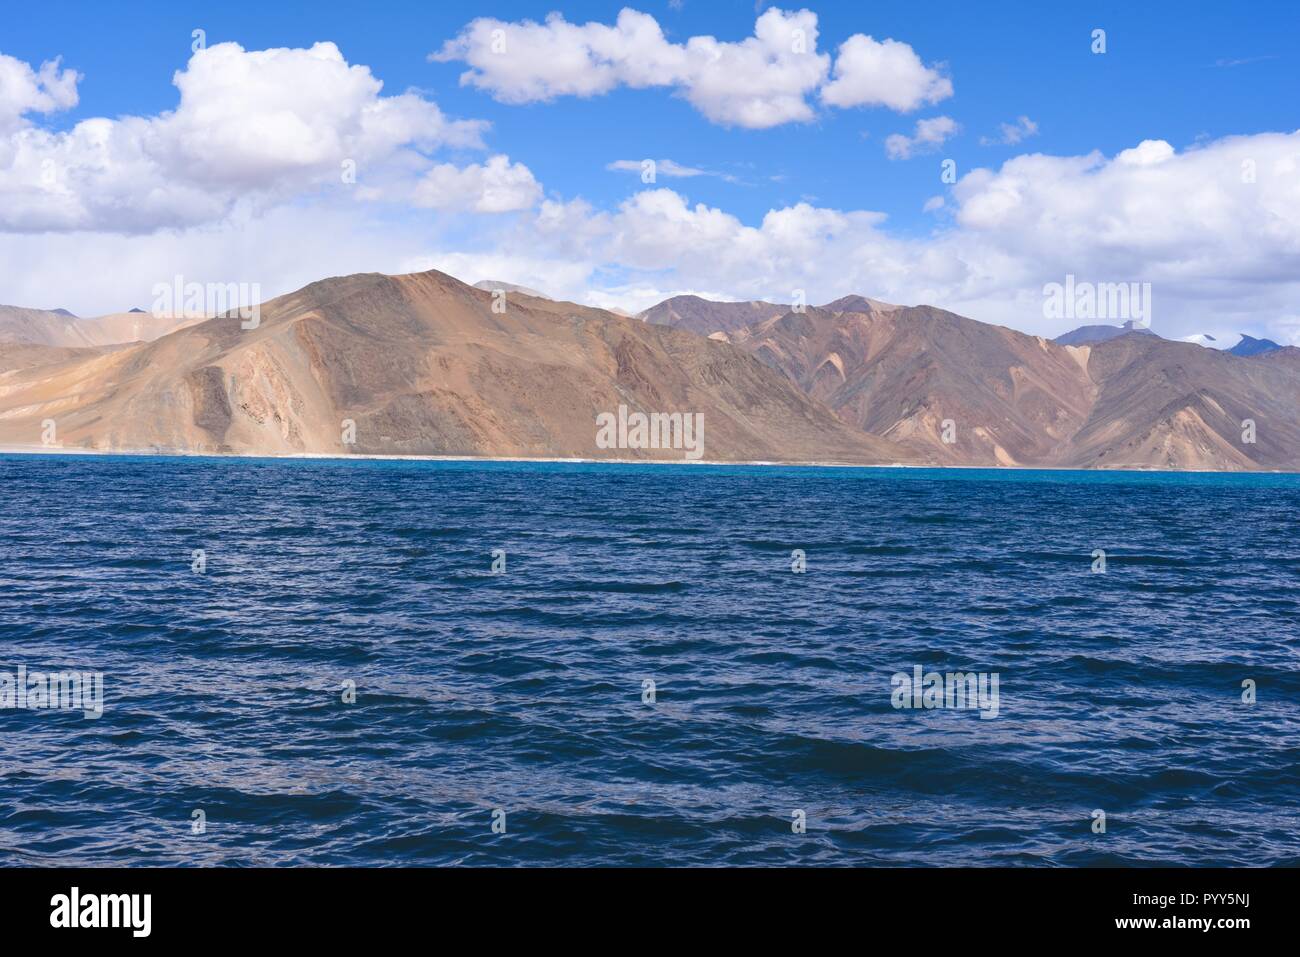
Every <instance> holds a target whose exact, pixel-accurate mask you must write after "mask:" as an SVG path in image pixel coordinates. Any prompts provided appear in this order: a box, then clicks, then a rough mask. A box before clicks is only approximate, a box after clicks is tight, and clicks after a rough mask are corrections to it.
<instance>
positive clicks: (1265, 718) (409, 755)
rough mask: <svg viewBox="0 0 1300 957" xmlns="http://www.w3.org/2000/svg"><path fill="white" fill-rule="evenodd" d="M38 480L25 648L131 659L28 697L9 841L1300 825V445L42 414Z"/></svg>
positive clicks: (454, 850) (487, 847)
mask: <svg viewBox="0 0 1300 957" xmlns="http://www.w3.org/2000/svg"><path fill="white" fill-rule="evenodd" d="M0 483H2V487H3V489H4V497H3V500H2V501H3V505H0V672H9V673H11V674H16V673H17V670H18V669H19V667H20V666H21V667H25V668H26V669H28V671H39V670H46V671H48V670H54V669H65V668H78V669H84V670H94V671H98V672H102V674H103V681H104V685H103V687H104V702H103V703H104V714H103V717H101V718H99V719H97V720H90V719H86V718H84V717H83V716H82V713H81V712H80V711H60V710H47V709H30V708H29V709H17V708H8V709H4V710H0V730H3V732H4V733H3V734H2V735H0V780H2V783H3V787H0V862H3V863H10V864H13V863H80V864H122V863H135V864H144V863H152V864H168V863H179V864H294V863H312V864H376V865H378V864H445V863H472V864H521V863H523V864H736V863H744V864H813V863H819V864H844V865H847V864H890V865H925V864H1000V863H1047V864H1058V865H1080V864H1114V863H1134V864H1155V863H1179V864H1246V865H1263V864H1281V863H1292V864H1294V863H1297V862H1300V837H1297V834H1298V833H1300V829H1298V828H1297V823H1300V815H1298V813H1297V812H1298V811H1300V677H1298V676H1297V663H1298V660H1297V636H1296V623H1297V621H1298V620H1300V616H1298V615H1297V611H1298V610H1300V609H1298V604H1297V603H1298V601H1300V584H1298V577H1297V573H1300V547H1298V546H1297V544H1296V528H1297V523H1296V518H1295V516H1296V514H1297V506H1298V505H1300V477H1298V476H1295V475H1241V474H1188V473H1116V472H1054V471H1053V472H1032V471H996V470H925V469H842V468H803V467H770V466H738V467H731V466H700V465H692V466H661V465H646V466H635V465H597V464H569V463H481V462H446V463H443V462H437V463H433V462H409V461H374V460H343V461H334V460H330V461H326V460H258V459H210V458H165V457H146V456H141V457H135V456H15V455H11V456H0ZM195 549H203V550H204V552H205V554H206V568H205V570H204V571H203V572H201V573H200V572H196V571H193V570H192V569H191V563H192V554H193V551H194V550H195ZM494 549H503V550H504V552H505V556H506V569H505V573H504V574H493V573H492V561H493V559H492V552H493V550H494ZM795 549H800V550H802V551H803V553H804V555H805V560H806V568H807V570H806V572H804V573H802V574H795V573H793V572H792V571H791V563H792V552H793V551H794V550H795ZM1095 549H1103V550H1105V552H1106V561H1107V566H1106V572H1105V573H1104V574H1093V573H1092V567H1093V563H1094V558H1093V552H1094V550H1095ZM916 666H920V667H921V668H922V671H923V673H928V672H930V671H937V672H940V673H946V672H949V671H959V670H960V671H974V672H980V673H984V674H986V675H992V674H996V675H997V676H998V689H999V700H998V709H997V711H998V713H997V717H996V718H989V719H982V718H981V717H980V712H979V710H978V709H964V710H961V709H956V708H951V709H950V708H934V709H926V708H895V707H894V706H893V705H894V703H895V696H894V694H893V684H892V678H893V676H894V675H895V674H897V673H900V672H901V673H904V674H909V675H910V674H911V673H912V672H913V669H914V667H916ZM648 681H653V682H654V700H653V701H652V702H651V701H647V700H644V696H645V695H646V688H647V685H646V684H645V683H646V682H648ZM1243 681H1250V682H1254V686H1255V689H1256V693H1257V700H1256V701H1255V702H1254V703H1253V704H1247V703H1245V702H1243V701H1242V691H1243V688H1242V682H1243ZM347 683H352V684H354V685H355V688H356V700H355V702H353V703H344V701H343V700H342V697H343V690H342V689H343V688H344V687H345V686H346V685H347ZM0 684H2V682H0ZM795 810H799V811H802V812H804V814H803V817H804V819H805V820H806V833H795V831H794V830H792V826H791V824H792V820H793V818H792V812H793V811H795ZM1096 810H1104V811H1105V813H1106V831H1105V833H1104V834H1098V833H1094V832H1093V829H1092V825H1093V819H1094V818H1093V812H1094V811H1096ZM195 811H201V812H202V817H203V818H204V819H205V822H206V828H205V829H204V831H203V833H201V834H196V833H194V827H193V824H192V822H193V820H194V816H195V815H194V812H195ZM494 820H495V821H497V822H498V827H499V826H500V824H499V822H501V821H502V820H504V824H505V833H494V832H493V827H492V826H493V823H494Z"/></svg>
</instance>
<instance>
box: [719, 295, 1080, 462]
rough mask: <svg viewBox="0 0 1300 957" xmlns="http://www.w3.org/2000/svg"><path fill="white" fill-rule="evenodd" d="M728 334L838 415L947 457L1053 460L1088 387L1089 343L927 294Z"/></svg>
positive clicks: (1075, 422) (1073, 426)
mask: <svg viewBox="0 0 1300 957" xmlns="http://www.w3.org/2000/svg"><path fill="white" fill-rule="evenodd" d="M732 341H733V342H735V343H736V344H737V345H739V346H741V347H742V348H745V349H748V350H750V351H752V352H753V353H754V355H755V356H757V357H758V358H759V359H761V360H762V361H764V362H766V363H767V364H769V365H771V366H772V367H773V368H777V369H780V370H781V371H782V372H783V373H785V374H786V375H787V376H789V377H790V378H791V379H793V380H794V381H796V382H797V383H799V385H800V386H801V387H802V388H803V389H804V390H805V391H807V392H808V393H809V394H810V395H812V396H813V397H814V398H817V399H819V400H821V401H823V402H825V403H826V404H827V405H829V406H830V407H831V408H832V409H834V410H836V412H837V413H838V414H839V415H840V417H841V418H842V419H844V420H845V421H846V422H849V423H852V424H853V425H856V426H858V427H859V428H861V429H864V430H866V431H868V432H872V433H874V434H877V435H883V436H885V437H886V438H890V439H894V440H895V441H898V442H899V443H901V444H903V445H905V446H907V447H908V448H911V449H913V450H915V451H916V452H917V453H918V454H926V455H932V456H934V457H935V458H936V459H937V460H938V461H941V462H946V463H948V464H954V465H956V464H961V465H1024V464H1029V463H1035V464H1041V463H1044V462H1051V461H1053V460H1054V459H1055V457H1056V456H1057V455H1058V454H1059V452H1060V451H1061V448H1062V445H1063V443H1065V442H1066V441H1067V440H1068V438H1069V437H1070V435H1072V434H1073V433H1074V432H1075V431H1076V430H1077V429H1078V428H1079V427H1080V426H1082V424H1083V422H1084V421H1085V419H1086V417H1087V414H1088V410H1089V409H1090V408H1091V405H1092V401H1093V398H1094V393H1095V386H1094V384H1093V383H1092V382H1091V380H1090V379H1089V378H1088V375H1087V372H1086V369H1085V365H1084V363H1085V362H1086V350H1084V351H1083V352H1080V351H1078V350H1072V349H1068V348H1066V347H1064V346H1054V345H1052V344H1051V343H1048V342H1046V341H1045V340H1043V339H1040V338H1038V337H1036V336H1027V335H1024V334H1023V333H1019V332H1015V331H1013V330H1011V329H1006V328H1003V327H1001V326H990V325H986V324H984V323H980V322H976V321H974V320H972V319H965V318H963V317H961V316H957V315H954V314H953V313H950V312H945V311H943V310H941V309H935V308H934V307H932V306H915V307H898V308H895V309H891V310H889V311H887V312H879V311H874V310H873V311H872V312H871V313H869V314H868V313H862V312H844V313H838V314H837V313H832V312H829V311H827V310H825V309H809V310H807V311H806V312H805V313H802V314H800V313H794V312H790V313H787V314H786V315H784V316H780V317H778V318H777V319H771V320H768V321H767V322H762V323H759V324H757V325H755V326H751V327H750V328H749V329H746V330H744V331H742V332H739V333H737V334H735V335H733V337H732ZM945 420H952V426H953V427H952V429H950V430H947V431H948V437H951V438H954V439H955V441H953V442H951V443H948V442H945V441H944V437H945V429H944V422H945Z"/></svg>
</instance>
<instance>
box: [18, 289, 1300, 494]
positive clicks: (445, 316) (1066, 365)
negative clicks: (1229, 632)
mask: <svg viewBox="0 0 1300 957" xmlns="http://www.w3.org/2000/svg"><path fill="white" fill-rule="evenodd" d="M479 285H480V286H482V287H485V288H475V287H474V286H470V285H467V284H465V283H462V282H460V281H459V280H457V279H455V278H453V277H451V276H448V275H446V274H443V273H440V272H436V271H430V272H424V273H416V274H412V275H405V276H385V275H380V274H361V275H354V276H346V277H341V278H334V279H326V280H322V281H320V282H316V283H312V284H311V285H309V286H307V287H305V288H303V289H301V290H298V291H297V292H294V293H290V294H288V295H286V296H281V297H279V298H277V299H273V300H271V301H269V302H267V303H264V304H263V305H262V307H261V318H260V323H259V325H258V326H257V328H255V329H244V328H242V325H241V321H240V318H239V316H238V315H236V314H231V315H229V316H222V317H215V318H209V319H206V320H197V319H181V320H176V319H158V318H155V317H153V316H150V315H148V314H142V313H138V312H137V313H124V314H119V315H118V316H112V317H101V318H100V319H97V320H81V319H75V318H73V317H70V316H64V315H59V314H57V313H54V312H48V311H42V310H26V309H17V308H12V307H0V445H4V446H7V447H10V448H42V447H44V445H43V440H45V439H47V438H50V436H49V434H48V432H49V430H48V429H47V426H49V425H50V424H51V423H53V426H54V438H53V444H56V445H59V446H61V447H63V448H65V449H95V450H135V451H174V452H206V453H238V454H263V455H283V454H330V455H345V454H383V455H446V456H458V455H464V456H494V457H543V458H551V457H554V458H611V459H639V458H646V459H665V460H680V459H681V458H682V457H683V456H682V452H681V450H680V449H679V448H678V449H674V448H644V447H635V444H634V443H633V446H634V447H630V448H629V447H602V446H601V445H600V444H598V443H597V441H596V438H595V436H596V420H597V416H601V415H602V414H609V415H611V416H612V415H614V414H615V413H616V412H620V410H621V413H620V414H625V413H627V412H628V411H629V410H630V412H631V413H632V414H635V413H637V412H642V413H645V414H647V415H649V414H651V413H665V414H671V413H698V414H700V416H702V422H703V424H704V442H703V458H704V459H705V460H713V461H783V462H843V463H855V464H870V463H877V464H915V465H967V466H1040V467H1085V468H1168V469H1224V470H1240V469H1297V468H1300V423H1298V422H1297V416H1296V410H1297V409H1300V349H1295V348H1291V347H1286V348H1282V347H1278V348H1273V349H1269V350H1267V351H1262V352H1259V353H1257V354H1247V355H1234V354H1231V353H1229V352H1221V351H1216V350H1213V349H1206V348H1202V347H1201V346H1198V345H1194V344H1191V343H1186V342H1175V341H1171V340H1166V339H1163V338H1160V337H1159V336H1156V335H1153V334H1150V333H1148V332H1147V331H1145V330H1139V329H1132V330H1121V331H1120V332H1119V333H1118V334H1117V335H1104V336H1103V337H1102V338H1100V339H1089V341H1087V342H1084V343H1083V344H1074V343H1072V342H1064V343H1063V342H1061V341H1059V340H1058V341H1051V340H1047V339H1043V338H1041V337H1038V336H1032V335H1027V334H1024V333H1020V332H1016V331H1014V330H1012V329H1008V328H1005V327H1001V326H994V325H989V324H986V323H982V322H978V321H976V320H973V319H968V318H965V317H962V316H959V315H956V314H954V313H951V312H947V311H945V310H942V309H939V308H936V307H933V306H928V305H920V306H902V305H895V304H890V303H884V302H880V301H879V300H874V299H869V298H867V297H863V296H849V297H845V298H843V299H840V300H836V301H835V302H832V303H826V304H824V305H822V306H809V307H807V308H799V309H796V308H794V307H791V306H786V305H781V304H777V303H770V302H762V301H756V302H744V303H725V302H712V301H710V300H707V299H702V298H700V297H695V296H678V297H674V298H673V299H669V300H667V301H665V302H663V303H660V304H659V305H658V306H655V307H653V308H652V309H649V310H647V311H646V312H644V313H642V314H641V315H640V316H639V317H628V316H624V315H619V314H616V313H614V312H611V311H606V310H601V309H595V308H591V307H587V306H581V305H577V304H574V303H568V302H557V301H553V300H550V299H547V298H545V297H543V296H541V295H539V294H536V293H535V292H534V290H531V289H525V288H524V287H518V286H512V285H511V284H508V283H481V284H479ZM1106 328H1114V327H1106ZM1062 338H1064V337H1062ZM1243 341H1245V340H1243ZM1075 342H1077V339H1076V340H1075Z"/></svg>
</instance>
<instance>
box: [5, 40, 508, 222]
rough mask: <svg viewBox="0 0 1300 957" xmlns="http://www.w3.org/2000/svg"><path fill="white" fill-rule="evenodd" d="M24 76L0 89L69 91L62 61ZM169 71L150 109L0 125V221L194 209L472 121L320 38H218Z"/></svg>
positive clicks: (469, 129)
mask: <svg viewBox="0 0 1300 957" xmlns="http://www.w3.org/2000/svg"><path fill="white" fill-rule="evenodd" d="M4 59H5V60H10V59H12V58H4ZM14 62H17V61H14ZM0 70H4V71H6V72H5V75H6V77H8V76H9V75H10V74H13V75H16V76H20V77H21V76H22V71H21V70H14V69H13V67H12V66H11V65H7V64H3V63H0ZM29 72H30V70H29ZM36 76H37V78H38V80H39V81H40V82H39V83H38V86H37V87H36V92H35V93H33V92H32V89H33V88H32V87H31V86H30V84H28V85H24V84H23V83H22V82H19V83H18V84H17V85H15V86H13V87H12V89H11V82H10V80H9V79H6V80H5V82H4V86H3V90H4V92H3V94H2V97H0V99H2V100H3V102H4V103H5V104H13V103H18V104H19V105H20V107H21V108H23V109H25V110H53V109H57V108H61V107H67V106H70V105H72V104H74V103H75V102H76V92H75V81H76V78H77V77H76V74H75V73H72V72H71V71H66V70H65V71H63V72H62V73H60V72H59V71H58V68H57V64H55V65H51V64H46V65H45V66H44V67H42V68H41V72H40V74H36ZM42 78H43V79H42ZM28 80H30V77H29V78H28ZM173 82H174V83H175V85H176V87H177V89H178V90H179V91H180V103H179V104H178V106H177V107H176V108H175V109H174V110H170V111H167V112H163V113H160V114H158V115H156V116H148V117H139V116H126V117H121V118H119V119H106V118H98V117H97V118H91V119H86V120H82V121H81V122H79V123H77V124H75V125H74V126H73V127H72V128H71V129H69V130H67V131H65V132H51V131H48V130H45V129H43V128H40V127H38V126H35V125H32V124H30V123H24V124H22V125H20V126H18V127H17V128H16V129H12V130H10V131H9V132H8V133H7V134H0V229H9V230H17V231H24V232H35V231H42V230H107V231H118V232H141V231H148V230H152V229H157V228H161V227H175V226H184V225H191V224H196V223H201V222H207V221H211V220H213V219H217V218H219V217H221V216H223V215H225V214H227V213H228V212H229V211H230V210H231V209H232V208H233V206H234V205H235V204H236V203H239V202H251V201H257V200H259V199H260V200H268V199H283V198H286V197H289V196H292V195H296V194H301V193H304V192H308V191H310V190H312V189H315V188H318V187H319V186H320V185H322V184H324V183H329V182H333V183H338V182H340V180H341V176H342V165H343V164H344V163H345V162H347V161H350V162H351V163H352V164H355V166H356V167H358V168H361V169H365V168H366V167H367V166H373V165H376V164H382V163H385V162H387V161H389V160H392V159H393V158H394V157H395V156H397V155H399V154H401V153H402V152H404V151H410V150H416V151H419V150H429V149H433V148H435V147H437V146H440V145H444V144H446V145H453V146H481V145H482V144H481V134H482V132H483V130H484V129H485V127H486V124H483V123H481V122H477V121H452V120H449V119H447V118H446V117H445V116H444V115H443V113H442V111H441V110H440V109H439V108H438V106H437V105H436V104H435V103H432V102H430V101H429V100H426V99H424V98H422V97H420V96H418V95H416V94H414V93H403V94H399V95H396V96H383V95H381V92H380V91H381V89H382V86H383V84H382V83H381V82H380V81H379V80H378V79H376V78H375V77H374V76H373V75H372V74H371V72H370V70H369V69H368V68H367V67H364V66H354V65H349V64H348V63H347V62H346V61H345V60H344V59H343V56H342V54H341V53H340V52H339V50H338V47H336V46H335V45H334V44H332V43H317V44H316V45H314V46H313V47H311V48H310V49H275V50H260V51H246V50H244V49H243V48H242V47H241V46H239V45H238V44H236V43H222V44H218V45H215V46H211V47H208V48H206V49H203V50H199V51H198V52H196V53H195V54H194V56H193V57H192V59H191V60H190V62H189V64H188V66H187V67H186V69H184V70H179V71H177V72H176V74H175V76H174V78H173ZM14 91H17V92H14ZM3 115H4V114H3V108H0V123H2V122H3Z"/></svg>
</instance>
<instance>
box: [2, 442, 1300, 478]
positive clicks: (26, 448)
mask: <svg viewBox="0 0 1300 957" xmlns="http://www.w3.org/2000/svg"><path fill="white" fill-rule="evenodd" d="M0 455H135V456H153V457H176V458H209V459H319V460H322V461H346V460H347V459H367V460H376V461H384V462H390V461H391V462H553V463H561V464H573V465H583V464H587V465H724V466H725V465H733V466H734V465H767V466H777V467H816V468H844V469H941V470H943V471H945V472H947V471H953V472H957V471H977V472H978V471H983V472H1159V473H1164V472H1168V473H1170V474H1181V473H1189V474H1199V475H1219V474H1223V475H1239V474H1240V475H1295V474H1300V473H1296V472H1288V471H1286V470H1285V469H1231V470H1230V469H1157V468H1150V467H1148V466H1120V467H1114V468H1101V469H1086V468H1075V467H1071V466H1061V465H914V464H911V463H905V462H879V463H875V464H866V463H862V462H819V461H813V462H801V461H788V462H774V461H762V460H753V461H733V460H728V459H609V458H600V459H588V458H552V457H543V456H495V455H374V454H367V453H360V452H358V453H356V454H353V455H332V454H328V453H325V452H294V453H291V454H287V455H272V454H265V455H248V454H244V453H240V452H192V451H188V450H172V449H80V448H64V447H62V446H46V445H0Z"/></svg>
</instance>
